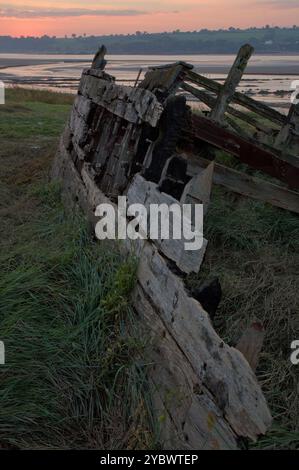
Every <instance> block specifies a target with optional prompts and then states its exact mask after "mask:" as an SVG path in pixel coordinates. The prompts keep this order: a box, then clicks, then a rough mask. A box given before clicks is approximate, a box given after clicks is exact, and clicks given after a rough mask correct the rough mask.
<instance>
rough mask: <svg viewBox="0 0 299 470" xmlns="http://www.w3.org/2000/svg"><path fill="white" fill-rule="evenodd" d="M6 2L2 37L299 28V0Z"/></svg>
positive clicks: (1, 10) (1, 9) (0, 15)
mask: <svg viewBox="0 0 299 470" xmlns="http://www.w3.org/2000/svg"><path fill="white" fill-rule="evenodd" d="M6 1H7V2H8V3H1V0H0V25H1V28H0V35H11V36H21V35H25V36H27V35H29V36H40V35H43V34H48V35H57V36H64V35H65V34H68V35H69V34H72V33H76V34H84V33H86V34H87V35H89V34H94V35H100V34H109V33H133V32H135V31H137V30H139V31H148V32H159V31H171V30H174V29H181V30H182V31H185V30H195V29H197V30H198V29H201V28H211V29H218V28H227V27H230V26H234V27H240V28H245V27H248V26H264V25H265V24H269V25H275V26H276V25H278V26H292V25H293V24H296V23H297V24H299V0H186V1H181V0H149V1H144V0H114V1H110V2H109V1H101V0H100V1H99V0H86V1H83V0H73V1H64V0H52V1H48V0H39V1H36V0H29V1H27V0H6Z"/></svg>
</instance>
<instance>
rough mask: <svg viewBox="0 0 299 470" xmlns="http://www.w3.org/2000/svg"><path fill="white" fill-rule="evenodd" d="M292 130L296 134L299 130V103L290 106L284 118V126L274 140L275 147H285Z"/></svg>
mask: <svg viewBox="0 0 299 470" xmlns="http://www.w3.org/2000/svg"><path fill="white" fill-rule="evenodd" d="M292 129H294V130H295V132H297V129H298V130H299V103H298V104H292V105H291V107H290V109H289V113H288V115H287V118H286V122H285V124H284V125H283V126H282V127H281V129H280V132H279V134H278V135H277V137H276V140H275V146H276V147H281V146H282V145H286V144H287V143H288V141H289V139H290V138H291V131H292Z"/></svg>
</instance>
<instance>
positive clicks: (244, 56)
mask: <svg viewBox="0 0 299 470" xmlns="http://www.w3.org/2000/svg"><path fill="white" fill-rule="evenodd" d="M253 51H254V49H253V47H252V46H250V45H249V44H245V46H242V47H241V49H240V50H239V53H238V55H237V58H236V60H235V62H234V64H233V66H232V68H231V69H230V72H229V74H228V76H227V79H226V81H225V84H224V86H223V88H222V90H221V92H220V93H219V95H218V98H217V101H216V105H215V107H214V109H213V110H212V112H211V118H212V119H214V120H215V121H218V122H219V121H222V119H223V118H224V115H225V112H226V109H227V107H228V105H229V103H230V102H231V100H232V98H233V96H234V93H235V91H236V88H237V86H238V84H239V83H240V81H241V78H242V76H243V73H244V71H245V69H246V66H247V63H248V61H249V59H250V57H251V55H252V53H253Z"/></svg>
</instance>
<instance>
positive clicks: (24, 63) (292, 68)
mask: <svg viewBox="0 0 299 470" xmlns="http://www.w3.org/2000/svg"><path fill="white" fill-rule="evenodd" d="M66 55H67V54H61V59H60V58H59V57H57V55H56V56H55V57H53V59H51V58H46V59H42V58H40V59H38V58H36V59H35V58H22V57H20V58H19V59H17V58H1V57H0V70H4V69H9V68H14V67H18V68H19V67H30V66H39V65H51V64H57V63H60V62H61V63H68V64H69V63H78V64H80V63H89V62H91V59H89V58H88V59H87V57H88V55H87V57H84V56H85V54H84V55H83V57H82V59H80V58H76V59H75V58H72V59H67V58H65V56H66ZM69 55H72V54H69ZM129 55H130V56H134V55H135V56H136V57H137V56H139V57H140V54H129ZM178 55H180V54H176V55H174V54H161V55H153V54H144V57H145V60H147V57H150V56H155V57H161V60H160V61H157V62H163V57H165V58H166V57H167V58H168V57H170V56H176V57H177V56H178ZM181 55H182V56H184V55H183V54H181ZM202 55H206V56H212V57H213V56H214V55H215V56H217V55H218V56H225V55H230V56H232V55H233V54H188V56H190V57H192V56H193V57H198V56H202ZM258 55H262V56H263V55H264V54H256V56H258ZM271 55H272V54H269V56H271ZM276 55H277V56H278V57H282V56H283V57H285V54H283V55H282V54H280V55H278V54H276ZM119 56H123V57H124V58H125V57H126V54H115V55H112V54H111V55H110V58H111V60H113V57H119ZM296 56H298V54H293V55H291V54H289V55H288V56H286V57H296ZM128 62H131V61H130V60H128ZM168 62H169V60H168ZM165 63H167V59H166V60H165ZM230 67H231V64H228V65H223V64H217V63H216V61H215V62H210V63H209V64H208V65H207V64H203V65H200V66H195V69H197V70H199V71H200V72H201V73H216V74H222V73H227V72H228V71H229V69H230ZM107 69H108V70H109V56H108V66H107ZM138 70H139V67H138V66H136V71H138ZM0 74H1V75H2V76H4V75H8V76H9V77H10V78H11V75H10V74H9V73H7V74H6V73H1V72H0ZM112 74H113V72H112ZM246 75H277V76H280V75H292V76H296V75H298V78H299V62H298V65H294V64H280V65H276V64H273V65H263V64H259V65H250V63H249V65H248V67H247V70H246Z"/></svg>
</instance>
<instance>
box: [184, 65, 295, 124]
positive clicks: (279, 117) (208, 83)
mask: <svg viewBox="0 0 299 470" xmlns="http://www.w3.org/2000/svg"><path fill="white" fill-rule="evenodd" d="M186 80H187V81H190V82H192V83H195V84H197V85H200V86H202V87H203V88H206V89H207V90H209V91H211V92H213V93H216V94H217V95H218V93H220V92H221V90H222V88H223V85H221V84H220V83H217V82H215V81H214V80H211V79H210V78H207V77H203V76H202V75H199V74H198V73H195V72H193V70H189V71H188V72H187V78H186ZM232 101H233V102H234V103H237V104H239V105H241V106H244V107H245V108H248V109H250V110H251V111H253V112H255V113H257V114H259V115H260V116H263V117H264V118H266V119H269V121H272V122H273V123H275V124H280V125H281V124H284V123H285V120H286V117H285V116H284V115H283V114H281V113H280V112H279V111H276V110H275V109H272V108H270V107H269V106H267V105H265V104H263V103H261V102H259V101H255V100H253V99H252V98H250V97H249V96H246V95H244V94H243V93H240V92H238V91H236V92H235V94H234V96H233V100H232Z"/></svg>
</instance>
